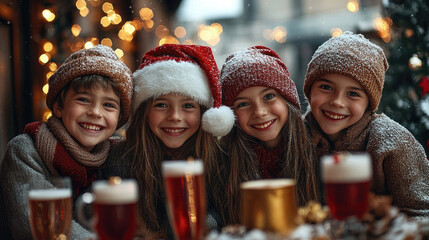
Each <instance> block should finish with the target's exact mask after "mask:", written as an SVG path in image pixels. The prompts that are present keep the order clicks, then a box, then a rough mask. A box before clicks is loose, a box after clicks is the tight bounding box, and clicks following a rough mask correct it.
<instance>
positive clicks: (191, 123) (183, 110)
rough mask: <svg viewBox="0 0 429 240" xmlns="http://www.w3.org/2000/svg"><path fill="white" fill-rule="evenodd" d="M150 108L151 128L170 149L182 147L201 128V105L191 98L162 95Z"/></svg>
mask: <svg viewBox="0 0 429 240" xmlns="http://www.w3.org/2000/svg"><path fill="white" fill-rule="evenodd" d="M149 108H150V109H149V127H150V129H151V130H152V132H153V133H154V134H155V136H157V137H158V138H159V139H160V140H161V141H162V142H163V143H164V145H166V146H167V147H168V148H173V149H174V148H179V147H181V146H182V145H183V144H184V143H185V142H186V141H187V140H188V139H189V138H190V137H191V136H192V135H194V133H195V132H196V131H197V130H198V129H199V127H200V123H201V109H200V105H199V104H198V103H197V102H195V101H194V100H193V99H192V98H190V97H186V96H183V95H178V94H166V95H162V96H160V97H158V98H157V99H155V100H154V101H153V103H152V104H151V105H150V106H149Z"/></svg>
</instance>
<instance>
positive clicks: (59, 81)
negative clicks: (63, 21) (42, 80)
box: [0, 45, 133, 239]
mask: <svg viewBox="0 0 429 240" xmlns="http://www.w3.org/2000/svg"><path fill="white" fill-rule="evenodd" d="M132 87H133V82H132V75H131V70H130V69H129V68H128V67H127V66H126V65H125V64H124V63H123V62H122V60H120V59H119V58H118V57H117V56H116V54H115V52H114V51H113V50H112V49H111V48H110V47H106V46H103V45H98V46H95V47H93V48H90V49H82V50H79V51H77V52H75V53H73V54H71V55H70V56H69V57H68V58H67V59H66V60H65V61H64V62H63V64H62V65H61V66H60V67H59V68H58V70H57V71H56V72H55V73H54V74H53V75H52V76H51V77H50V79H49V92H48V95H47V98H46V103H47V106H48V107H49V109H51V110H52V112H53V115H52V116H51V117H50V118H49V119H48V120H47V121H46V122H42V121H40V122H33V123H29V124H27V125H26V126H25V129H24V133H23V134H20V135H18V136H16V137H14V138H13V139H12V140H11V141H10V142H9V143H8V145H7V149H6V152H5V155H4V158H3V160H2V165H1V169H0V197H1V199H0V205H1V204H4V205H5V206H4V207H3V206H0V215H1V216H2V218H3V216H5V217H4V218H5V221H6V222H7V225H8V226H7V227H8V229H9V230H10V232H11V235H12V236H13V237H14V238H16V239H32V233H31V229H30V222H29V212H30V211H29V206H28V192H29V183H30V182H32V183H37V184H40V186H42V185H43V186H52V183H51V182H50V179H51V178H52V177H67V178H70V180H71V183H72V196H73V199H77V198H78V197H79V196H80V195H82V194H83V193H85V191H87V190H88V189H89V188H90V187H91V183H92V182H93V181H94V180H96V179H98V178H100V177H101V175H102V171H101V170H102V169H104V168H106V166H111V165H113V164H112V163H111V161H109V160H107V156H108V155H109V152H110V150H111V146H113V145H116V144H117V143H118V142H119V141H118V139H117V138H111V136H112V135H113V133H114V132H115V131H116V130H117V129H118V128H119V127H121V126H122V125H123V124H125V123H126V122H127V121H128V118H129V115H130V113H131V97H132V93H133V91H132ZM72 205H73V206H75V204H74V203H73V204H72ZM53 209H54V208H53ZM57 212H58V211H57ZM46 214H47V215H52V216H54V217H55V218H59V217H61V218H62V217H63V215H67V214H66V213H63V212H61V216H60V213H56V212H55V211H54V210H52V211H50V212H48V213H46ZM2 221H4V220H2ZM42 227H43V228H49V226H47V225H46V226H42ZM66 235H67V236H66V238H70V239H90V238H92V237H93V234H92V233H91V232H90V230H87V229H85V228H84V227H82V226H81V225H80V224H79V223H78V222H77V221H75V220H72V224H71V231H70V233H66Z"/></svg>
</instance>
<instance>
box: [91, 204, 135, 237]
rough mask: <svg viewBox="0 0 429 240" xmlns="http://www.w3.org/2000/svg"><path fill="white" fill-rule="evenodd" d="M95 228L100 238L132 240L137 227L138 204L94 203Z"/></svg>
mask: <svg viewBox="0 0 429 240" xmlns="http://www.w3.org/2000/svg"><path fill="white" fill-rule="evenodd" d="M94 213H95V230H96V231H97V234H98V238H99V239H100V240H118V239H120V240H130V239H132V238H133V237H134V234H135V231H136V227H137V216H136V214H137V204H136V203H128V204H103V203H94Z"/></svg>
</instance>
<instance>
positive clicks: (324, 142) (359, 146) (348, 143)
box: [305, 111, 376, 159]
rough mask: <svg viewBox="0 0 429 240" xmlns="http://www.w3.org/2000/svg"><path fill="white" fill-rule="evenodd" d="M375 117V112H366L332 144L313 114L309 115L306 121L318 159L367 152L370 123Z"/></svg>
mask: <svg viewBox="0 0 429 240" xmlns="http://www.w3.org/2000/svg"><path fill="white" fill-rule="evenodd" d="M375 115H376V114H375V113H373V112H369V111H367V112H365V113H364V115H363V116H362V118H361V119H360V120H359V121H358V122H356V123H355V124H353V125H352V126H350V127H348V128H346V129H344V130H342V134H341V136H340V137H339V138H338V139H337V141H335V142H331V141H330V140H329V138H328V136H327V135H326V134H325V133H324V132H323V131H322V129H320V126H319V124H318V123H317V121H316V119H315V118H314V116H313V114H312V113H311V112H309V113H307V115H306V117H305V120H306V121H307V123H308V125H309V127H310V131H311V135H312V136H311V137H312V139H313V144H314V147H315V148H316V151H317V157H318V159H320V157H322V156H323V155H326V154H331V153H334V152H341V151H350V152H362V151H365V149H366V146H367V143H368V138H369V133H370V130H371V127H370V122H371V121H372V120H373V119H374V118H375Z"/></svg>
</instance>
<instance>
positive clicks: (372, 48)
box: [304, 32, 389, 111]
mask: <svg viewBox="0 0 429 240" xmlns="http://www.w3.org/2000/svg"><path fill="white" fill-rule="evenodd" d="M388 68H389V64H388V63H387V59H386V56H385V55H384V52H383V49H381V48H380V47H379V46H377V45H375V44H374V43H371V42H370V41H369V40H368V39H366V38H365V37H364V36H363V35H362V34H353V33H352V32H344V33H343V34H342V35H340V36H338V37H332V38H330V39H329V40H328V41H326V42H325V43H323V44H322V45H321V46H320V47H319V48H318V49H317V50H316V52H315V53H314V55H313V58H312V59H311V61H310V63H309V64H308V68H307V74H306V75H305V82H304V93H305V96H306V97H307V99H310V90H311V87H312V85H313V83H314V81H316V80H317V79H318V78H319V77H321V76H322V75H324V74H342V75H345V76H347V77H350V78H353V79H354V80H356V81H357V82H359V84H361V85H362V87H363V88H364V89H365V91H366V94H367V95H368V98H369V104H370V110H371V111H375V110H377V108H378V104H379V103H380V99H381V94H382V91H383V84H384V75H385V73H386V71H387V69H388Z"/></svg>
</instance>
